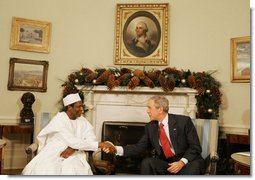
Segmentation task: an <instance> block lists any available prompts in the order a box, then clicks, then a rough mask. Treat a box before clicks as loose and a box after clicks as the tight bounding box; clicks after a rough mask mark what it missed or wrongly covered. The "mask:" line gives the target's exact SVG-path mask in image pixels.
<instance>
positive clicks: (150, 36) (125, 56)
mask: <svg viewBox="0 0 255 180" xmlns="http://www.w3.org/2000/svg"><path fill="white" fill-rule="evenodd" d="M168 6H169V5H168V4H167V3H166V4H117V15H116V35H115V37H116V48H115V58H114V64H127V65H130V64H132V65H167V64H168V61H167V58H168V14H169V12H168Z"/></svg>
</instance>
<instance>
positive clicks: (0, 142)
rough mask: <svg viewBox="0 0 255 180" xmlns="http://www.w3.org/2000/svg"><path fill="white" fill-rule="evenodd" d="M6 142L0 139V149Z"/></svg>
mask: <svg viewBox="0 0 255 180" xmlns="http://www.w3.org/2000/svg"><path fill="white" fill-rule="evenodd" d="M6 144H7V142H6V141H5V140H3V139H0V148H3V147H4V146H6Z"/></svg>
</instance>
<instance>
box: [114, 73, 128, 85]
mask: <svg viewBox="0 0 255 180" xmlns="http://www.w3.org/2000/svg"><path fill="white" fill-rule="evenodd" d="M129 76H130V74H129V73H126V74H123V75H122V76H120V77H119V78H118V79H117V80H118V81H119V84H120V85H123V86H125V85H127V83H128V81H129Z"/></svg>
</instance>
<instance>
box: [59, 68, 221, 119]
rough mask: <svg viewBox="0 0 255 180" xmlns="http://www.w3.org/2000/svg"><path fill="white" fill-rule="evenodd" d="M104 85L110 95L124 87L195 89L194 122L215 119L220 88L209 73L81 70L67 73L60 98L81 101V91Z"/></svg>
mask: <svg viewBox="0 0 255 180" xmlns="http://www.w3.org/2000/svg"><path fill="white" fill-rule="evenodd" d="M77 85H82V86H84V87H93V86H97V85H105V86H107V87H108V89H109V91H111V90H112V89H113V88H115V87H119V86H126V87H127V88H128V89H131V90H132V89H135V88H136V87H137V86H140V87H141V86H144V87H150V88H154V87H161V88H162V89H163V90H164V91H166V92H168V91H173V89H174V88H175V87H189V88H193V89H196V90H197V92H198V94H197V95H196V100H197V104H196V105H197V115H196V116H197V118H204V119H217V118H218V117H219V107H220V105H221V97H222V93H221V92H220V90H219V88H220V86H221V84H220V82H218V81H217V80H216V79H215V78H213V77H212V73H209V72H191V71H190V70H187V71H184V70H177V69H175V68H170V67H167V68H165V69H163V70H154V69H153V70H150V71H143V70H140V69H133V70H132V69H128V68H121V69H118V68H109V69H105V68H98V69H95V70H91V69H89V68H84V67H82V68H81V69H80V70H78V71H76V72H73V73H71V74H70V75H69V76H68V80H67V81H66V82H64V83H63V84H62V87H64V89H63V97H65V96H66V95H67V94H70V93H79V94H80V96H81V97H82V98H83V93H82V89H78V88H77Z"/></svg>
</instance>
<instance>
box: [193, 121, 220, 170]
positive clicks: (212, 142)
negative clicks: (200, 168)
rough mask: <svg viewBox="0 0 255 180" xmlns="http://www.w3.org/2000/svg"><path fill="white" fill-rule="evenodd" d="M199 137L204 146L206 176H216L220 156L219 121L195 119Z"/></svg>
mask: <svg viewBox="0 0 255 180" xmlns="http://www.w3.org/2000/svg"><path fill="white" fill-rule="evenodd" d="M193 123H194V125H195V127H196V130H197V133H198V137H199V140H200V143H201V146H202V156H203V158H204V159H205V160H206V173H205V174H206V175H216V168H217V162H218V160H219V156H218V153H217V148H218V132H219V124H218V120H217V119H194V120H193Z"/></svg>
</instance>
